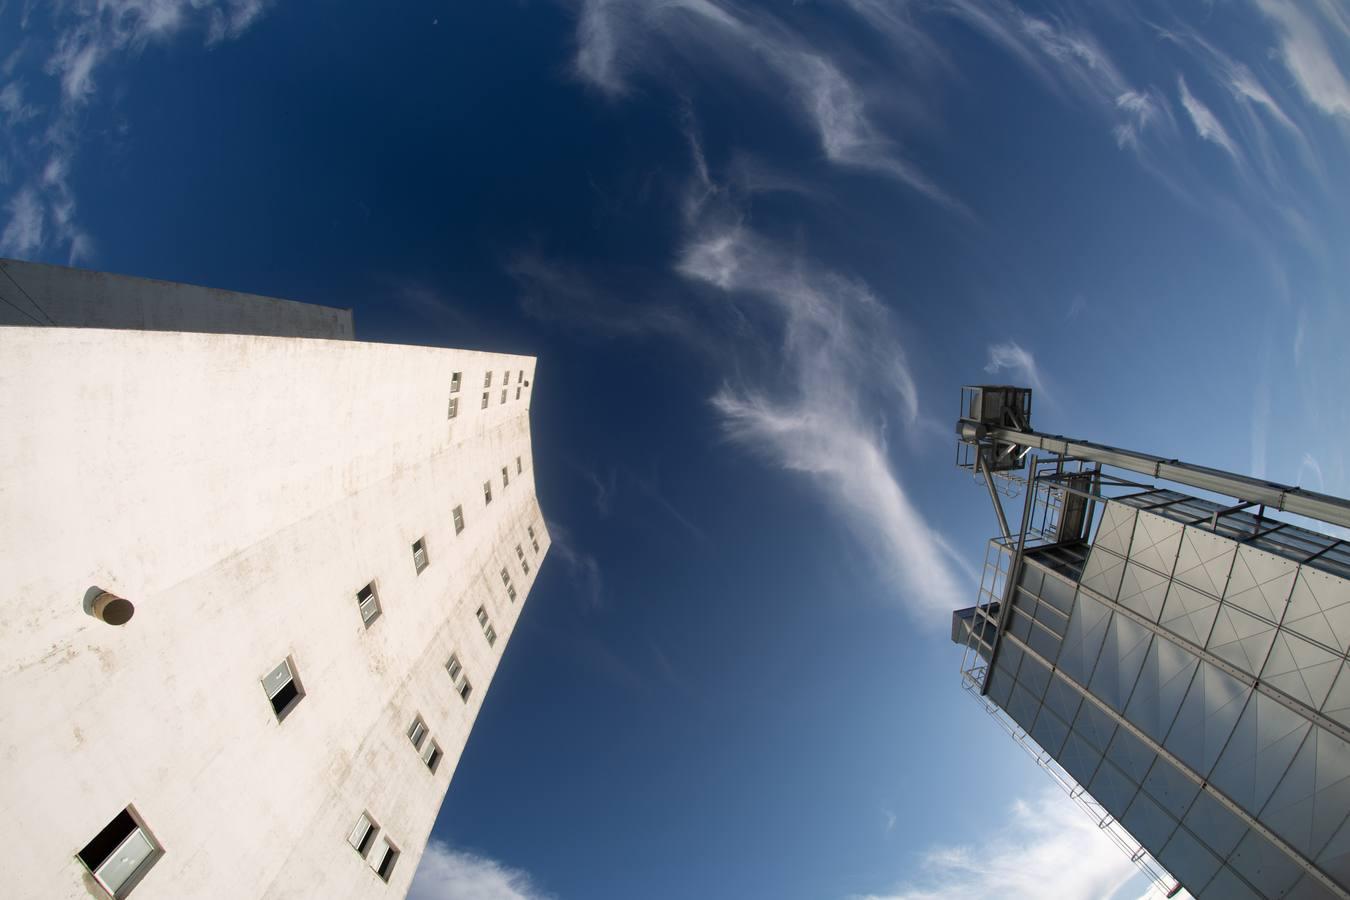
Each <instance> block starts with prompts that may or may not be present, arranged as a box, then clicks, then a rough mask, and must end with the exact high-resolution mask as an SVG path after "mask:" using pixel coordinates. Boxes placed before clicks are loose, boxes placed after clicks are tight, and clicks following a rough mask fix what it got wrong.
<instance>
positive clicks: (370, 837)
mask: <svg viewBox="0 0 1350 900" xmlns="http://www.w3.org/2000/svg"><path fill="white" fill-rule="evenodd" d="M363 824H364V825H365V829H364V831H362V828H361V826H362V825H363ZM357 832H362V834H361V838H360V840H357V838H356V835H357ZM379 833H380V826H379V825H378V824H376V822H375V820H374V819H373V818H371V815H370V813H368V812H365V811H362V813H361V815H360V816H359V817H358V818H357V820H356V824H355V825H353V826H352V830H351V831H349V832H347V844H348V845H349V846H350V847H351V848H352V849H353V850H355V851H356V854H357V855H358V856H360V857H361V858H362V859H365V858H366V855H367V854H368V853H370V848H371V847H373V846H375V838H376V836H377V835H379Z"/></svg>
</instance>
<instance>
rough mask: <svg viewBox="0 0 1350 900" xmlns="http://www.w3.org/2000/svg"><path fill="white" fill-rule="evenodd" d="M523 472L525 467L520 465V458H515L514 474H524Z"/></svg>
mask: <svg viewBox="0 0 1350 900" xmlns="http://www.w3.org/2000/svg"><path fill="white" fill-rule="evenodd" d="M524 471H525V466H524V465H523V464H522V463H521V461H520V457H519V456H517V457H516V474H517V475H519V474H520V473H521V472H524Z"/></svg>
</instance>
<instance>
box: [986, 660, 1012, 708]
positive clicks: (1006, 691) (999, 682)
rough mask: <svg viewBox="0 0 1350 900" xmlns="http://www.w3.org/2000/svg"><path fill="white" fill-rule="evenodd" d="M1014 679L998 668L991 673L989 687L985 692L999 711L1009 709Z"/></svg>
mask: <svg viewBox="0 0 1350 900" xmlns="http://www.w3.org/2000/svg"><path fill="white" fill-rule="evenodd" d="M1012 688H1013V677H1012V676H1011V675H1009V674H1008V673H1007V672H1005V671H1003V670H1002V669H1000V668H998V667H997V666H995V667H994V669H993V670H992V671H991V672H990V673H989V686H988V690H987V691H986V692H985V693H986V695H987V696H988V697H989V699H990V700H992V701H994V703H995V704H997V705H998V707H999V709H1007V708H1008V698H1009V697H1011V696H1012Z"/></svg>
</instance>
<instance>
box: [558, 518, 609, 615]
mask: <svg viewBox="0 0 1350 900" xmlns="http://www.w3.org/2000/svg"><path fill="white" fill-rule="evenodd" d="M548 534H549V538H550V540H551V543H550V545H549V552H550V553H553V554H554V555H556V556H557V557H558V559H560V560H562V563H563V565H564V566H565V567H566V569H567V577H568V578H570V579H571V580H572V584H573V586H574V587H576V589H577V591H578V592H579V594H580V596H581V598H582V599H583V600H584V601H585V602H586V606H587V608H589V609H599V608H600V607H601V606H603V605H604V593H605V582H604V576H603V575H602V574H601V571H600V562H599V561H598V560H597V559H596V558H595V557H594V556H592V555H591V554H589V553H587V552H585V551H584V550H582V549H581V548H579V547H578V546H576V544H575V543H573V541H572V534H571V532H569V531H568V530H567V529H566V528H564V527H563V526H561V525H559V524H558V523H557V522H549V523H548Z"/></svg>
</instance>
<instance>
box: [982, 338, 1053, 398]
mask: <svg viewBox="0 0 1350 900" xmlns="http://www.w3.org/2000/svg"><path fill="white" fill-rule="evenodd" d="M984 371H985V372H987V373H989V374H990V375H998V374H999V373H1001V372H1007V373H1009V374H1010V375H1012V377H1013V379H1014V380H1015V381H1016V382H1017V383H1019V384H1023V385H1026V386H1028V387H1030V388H1032V389H1033V390H1034V391H1036V392H1037V393H1039V394H1041V395H1042V396H1044V394H1045V380H1044V379H1043V378H1042V377H1041V370H1040V368H1039V367H1038V366H1037V365H1036V357H1035V356H1033V355H1032V354H1031V351H1030V350H1025V349H1023V347H1022V345H1021V344H1019V343H1017V342H1016V341H1005V342H1004V343H1001V344H990V345H989V361H988V362H987V363H985V366H984Z"/></svg>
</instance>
